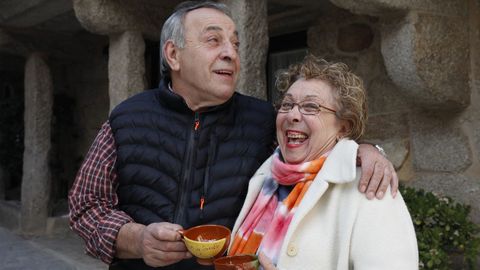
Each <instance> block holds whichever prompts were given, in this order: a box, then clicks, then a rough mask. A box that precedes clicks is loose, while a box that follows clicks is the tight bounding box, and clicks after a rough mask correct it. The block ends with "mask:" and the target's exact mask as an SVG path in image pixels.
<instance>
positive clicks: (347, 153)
mask: <svg viewBox="0 0 480 270" xmlns="http://www.w3.org/2000/svg"><path fill="white" fill-rule="evenodd" d="M357 150H358V144H357V143H356V142H355V141H353V140H348V139H342V140H340V141H338V143H337V144H336V145H335V146H334V147H333V149H332V151H331V152H330V154H329V155H328V157H327V160H325V163H324V164H323V167H322V169H321V170H320V172H319V173H318V174H317V177H316V179H322V180H325V181H327V182H330V183H335V184H343V183H348V182H352V181H354V180H355V177H356V163H357Z"/></svg>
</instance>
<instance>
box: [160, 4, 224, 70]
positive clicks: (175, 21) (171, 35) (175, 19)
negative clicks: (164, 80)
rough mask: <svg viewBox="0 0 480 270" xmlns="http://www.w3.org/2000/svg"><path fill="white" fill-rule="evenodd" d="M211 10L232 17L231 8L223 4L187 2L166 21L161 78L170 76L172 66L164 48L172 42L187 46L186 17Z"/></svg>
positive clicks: (162, 40) (180, 46)
mask: <svg viewBox="0 0 480 270" xmlns="http://www.w3.org/2000/svg"><path fill="white" fill-rule="evenodd" d="M199 8H211V9H216V10H218V11H221V12H223V13H224V14H225V15H227V16H228V17H230V18H231V17H232V16H231V14H230V10H229V8H228V7H227V6H226V5H225V4H222V3H216V2H212V1H186V2H183V3H181V4H179V5H178V6H177V7H176V8H175V10H174V12H173V14H172V15H170V17H169V18H168V19H167V20H166V21H165V23H164V24H163V27H162V33H161V35H160V77H164V76H169V75H170V66H169V65H168V63H167V60H166V59H165V55H164V54H163V46H165V43H167V41H169V40H171V41H172V42H173V44H175V46H177V47H178V48H183V47H184V46H185V35H184V31H185V29H184V24H185V15H186V14H187V13H188V12H190V11H192V10H195V9H199Z"/></svg>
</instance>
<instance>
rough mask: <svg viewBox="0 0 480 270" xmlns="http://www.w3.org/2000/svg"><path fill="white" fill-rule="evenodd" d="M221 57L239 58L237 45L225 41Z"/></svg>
mask: <svg viewBox="0 0 480 270" xmlns="http://www.w3.org/2000/svg"><path fill="white" fill-rule="evenodd" d="M220 57H221V58H222V59H224V60H230V61H234V60H236V59H237V58H238V51H237V47H236V45H235V44H233V43H232V42H230V41H226V42H224V43H223V47H222V52H221V55H220Z"/></svg>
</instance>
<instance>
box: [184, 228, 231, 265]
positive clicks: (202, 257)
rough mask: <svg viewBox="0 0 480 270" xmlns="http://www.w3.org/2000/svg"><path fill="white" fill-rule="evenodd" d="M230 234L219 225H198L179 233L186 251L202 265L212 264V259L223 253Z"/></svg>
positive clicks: (228, 230)
mask: <svg viewBox="0 0 480 270" xmlns="http://www.w3.org/2000/svg"><path fill="white" fill-rule="evenodd" d="M230 233H231V231H230V229H228V228H227V227H224V226H220V225H200V226H196V227H193V228H190V229H188V230H182V231H180V234H182V237H183V242H184V243H185V246H186V247H187V249H188V251H190V253H192V255H193V256H195V257H197V261H198V263H200V264H204V265H211V264H213V259H215V258H217V257H220V256H222V255H223V253H225V251H226V250H227V247H228V244H229V243H230Z"/></svg>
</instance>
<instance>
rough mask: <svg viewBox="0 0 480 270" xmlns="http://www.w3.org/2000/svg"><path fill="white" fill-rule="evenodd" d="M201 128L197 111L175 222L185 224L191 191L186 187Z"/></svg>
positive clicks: (191, 131) (179, 189)
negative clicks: (197, 136) (196, 138)
mask: <svg viewBox="0 0 480 270" xmlns="http://www.w3.org/2000/svg"><path fill="white" fill-rule="evenodd" d="M199 129H200V114H199V113H198V112H195V116H194V121H193V128H192V129H190V135H189V139H188V144H187V151H186V154H185V161H184V163H183V168H184V169H183V175H182V178H181V180H180V186H179V188H178V195H177V198H178V202H177V204H176V205H175V214H174V218H173V223H175V224H180V225H183V224H185V222H184V219H185V218H184V214H185V211H186V209H185V205H186V203H187V197H188V196H189V195H190V193H189V192H186V188H187V187H189V186H190V179H191V174H192V165H193V160H194V155H195V149H196V142H195V137H196V135H197V134H198V131H199Z"/></svg>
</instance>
